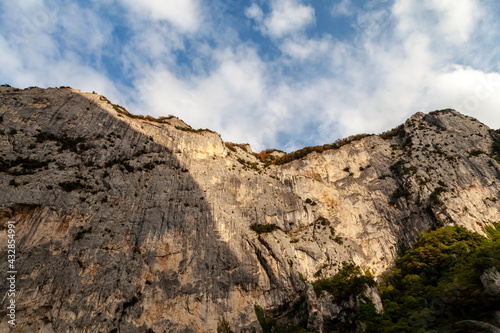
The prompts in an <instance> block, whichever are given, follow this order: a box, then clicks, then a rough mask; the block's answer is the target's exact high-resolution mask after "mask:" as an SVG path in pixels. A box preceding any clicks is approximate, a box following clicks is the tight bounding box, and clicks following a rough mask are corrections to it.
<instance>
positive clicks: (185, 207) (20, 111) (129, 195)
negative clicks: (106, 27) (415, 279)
mask: <svg viewBox="0 0 500 333" xmlns="http://www.w3.org/2000/svg"><path fill="white" fill-rule="evenodd" d="M0 116H1V117H2V118H1V122H0V130H1V132H0V134H1V135H0V154H1V158H2V160H1V165H0V171H1V172H0V175H1V177H0V186H1V194H0V209H1V215H0V228H2V230H3V231H2V232H1V233H0V244H7V234H6V232H5V230H4V229H5V228H6V227H7V221H15V222H16V241H17V243H16V244H17V247H16V249H17V252H16V256H17V257H16V269H17V271H18V276H17V282H16V283H17V284H16V287H17V289H18V294H17V295H18V296H17V305H16V306H17V308H16V320H17V326H16V330H18V331H26V332H31V331H44V332H73V331H78V332H138V331H144V332H146V331H148V332H214V331H216V330H217V326H218V324H220V323H221V322H223V321H225V322H227V323H229V325H230V327H231V328H232V329H233V330H234V331H238V332H239V331H242V332H243V331H248V332H250V331H253V330H257V331H260V326H259V324H258V321H257V316H256V313H255V311H254V306H255V305H259V306H260V307H262V308H264V309H267V310H272V309H276V308H278V307H280V306H281V305H282V304H285V303H289V302H292V301H294V300H295V299H296V298H297V297H298V295H299V294H301V293H307V294H311V290H310V287H306V284H305V283H303V282H302V281H301V279H300V278H299V273H301V274H302V276H303V277H304V278H306V279H307V280H308V281H314V280H315V279H318V278H322V277H328V276H331V275H332V274H334V273H336V272H337V271H338V269H339V265H340V264H341V263H342V262H344V261H347V262H353V263H355V264H357V265H359V266H360V267H361V268H363V269H370V270H371V272H372V273H373V274H374V275H375V276H379V275H380V274H381V273H383V272H384V271H385V270H387V269H388V268H389V267H390V266H391V264H392V263H393V260H394V258H395V257H396V253H397V250H398V249H399V248H400V247H401V246H409V245H411V244H412V243H413V242H414V241H415V240H416V239H417V238H418V236H419V235H420V233H422V232H423V231H426V230H428V229H431V228H435V227H438V226H444V225H459V226H464V227H466V228H468V229H470V230H473V231H476V232H478V233H481V234H484V228H485V226H487V225H489V224H490V223H492V222H497V221H500V203H499V202H498V201H497V198H498V197H499V190H500V183H499V180H500V165H499V163H498V162H497V160H495V159H494V158H493V156H494V155H493V153H494V152H493V151H492V143H493V138H494V136H495V135H496V134H495V133H494V132H493V131H492V130H489V129H488V127H487V126H485V125H483V124H481V123H480V122H478V121H477V120H475V119H473V118H469V117H467V116H464V115H461V114H460V113H458V112H456V111H453V110H444V111H439V112H433V113H430V114H423V113H417V114H415V115H414V116H413V117H411V118H410V119H408V121H406V123H405V124H404V125H402V126H401V127H399V128H398V129H397V130H394V131H393V132H389V133H386V134H385V135H381V136H375V135H374V136H368V137H366V138H363V139H361V140H358V141H354V142H351V143H349V144H347V145H344V146H342V147H341V148H339V149H335V150H327V151H324V152H323V153H316V152H314V153H311V154H309V155H307V156H306V157H304V158H301V159H297V160H294V161H292V162H290V163H287V164H283V165H271V166H268V167H265V166H264V164H263V163H262V162H261V161H260V160H259V159H257V158H256V156H254V154H252V153H251V152H250V151H249V146H248V147H245V146H241V147H240V146H226V145H225V144H224V142H223V141H222V140H221V138H220V136H219V135H218V134H217V133H214V132H211V131H208V130H203V131H196V130H192V129H191V128H190V127H189V126H187V125H186V124H184V123H183V122H182V121H181V120H179V119H177V118H175V117H174V118H170V119H163V120H162V121H155V120H154V119H147V118H146V119H142V118H138V117H131V116H129V115H127V114H126V113H125V112H124V111H123V109H122V108H121V107H119V106H117V105H112V104H111V103H110V102H109V101H108V100H106V99H105V98H103V97H101V96H99V95H97V94H89V93H81V92H80V91H78V90H72V89H46V90H44V89H39V88H33V89H25V90H21V91H20V90H17V89H13V88H9V87H0ZM253 224H274V225H276V226H277V227H279V228H278V229H277V230H275V231H273V232H269V233H261V234H259V233H257V232H255V231H254V230H252V228H251V226H252V225H253ZM0 252H1V253H2V258H7V249H6V247H5V246H2V249H1V250H0ZM7 270H8V269H7V262H6V260H3V259H2V261H1V262H0V277H1V278H2V280H4V281H5V274H6V272H7ZM6 291H7V287H6V285H4V284H2V285H1V286H0V293H1V295H5V294H6ZM370 293H371V294H372V296H371V297H372V298H376V295H373V294H374V293H375V294H376V292H375V291H374V290H372V291H370ZM312 294H314V292H312ZM2 297H3V298H2V299H1V302H2V304H1V311H0V315H1V319H0V328H1V329H2V332H3V331H4V330H5V331H8V330H9V327H10V326H9V325H8V324H7V319H8V318H7V317H6V315H5V314H6V311H5V310H4V309H5V308H6V304H7V303H6V302H7V301H8V299H7V298H6V297H4V296H2ZM308 301H309V302H310V304H308V306H309V308H310V309H311V311H312V312H314V311H316V312H315V313H319V312H321V311H323V309H322V306H323V305H322V303H321V302H320V301H319V300H318V301H317V302H316V304H314V302H313V300H311V298H309V300H308ZM380 305H381V304H380ZM377 310H381V309H377ZM311 316H312V314H311ZM311 316H310V318H312V317H311ZM318 318H319V317H318ZM318 318H317V320H316V324H314V325H320V323H319V322H320V321H321V318H319V319H318ZM313 319H314V318H313ZM311 320H312V319H311ZM312 321H314V320H312ZM318 323H319V324H318Z"/></svg>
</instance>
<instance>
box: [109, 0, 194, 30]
mask: <svg viewBox="0 0 500 333" xmlns="http://www.w3.org/2000/svg"><path fill="white" fill-rule="evenodd" d="M117 1H119V2H122V3H123V4H125V5H126V6H128V7H129V8H130V9H131V10H132V11H133V12H134V14H137V13H140V14H142V15H145V16H146V17H148V18H149V19H152V20H166V21H168V22H170V23H171V24H172V25H173V26H175V27H176V28H178V29H179V30H181V31H182V32H194V31H196V30H197V29H198V28H199V27H200V22H201V13H200V11H201V10H200V4H199V1H198V0H168V1H157V0H142V1H135V0H117Z"/></svg>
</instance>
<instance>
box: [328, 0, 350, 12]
mask: <svg viewBox="0 0 500 333" xmlns="http://www.w3.org/2000/svg"><path fill="white" fill-rule="evenodd" d="M353 13H354V8H353V4H352V1H351V0H341V1H340V2H338V3H336V4H334V5H333V7H332V15H333V16H350V15H352V14H353Z"/></svg>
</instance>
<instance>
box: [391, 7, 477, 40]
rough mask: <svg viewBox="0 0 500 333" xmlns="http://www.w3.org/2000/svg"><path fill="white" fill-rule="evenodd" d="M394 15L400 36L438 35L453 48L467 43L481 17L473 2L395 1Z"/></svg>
mask: <svg viewBox="0 0 500 333" xmlns="http://www.w3.org/2000/svg"><path fill="white" fill-rule="evenodd" d="M393 11H394V14H395V15H396V16H397V17H398V19H399V22H398V23H399V25H398V28H399V30H400V32H401V33H403V34H407V33H411V32H412V31H423V32H425V33H427V34H438V35H439V37H442V38H444V39H446V41H447V42H448V43H454V44H457V43H464V42H467V41H468V40H469V37H470V35H471V33H472V32H473V30H474V28H475V25H476V23H477V20H478V19H479V17H481V15H482V13H481V7H480V4H479V2H478V1H475V0H440V1H434V0H396V2H395V4H394V7H393Z"/></svg>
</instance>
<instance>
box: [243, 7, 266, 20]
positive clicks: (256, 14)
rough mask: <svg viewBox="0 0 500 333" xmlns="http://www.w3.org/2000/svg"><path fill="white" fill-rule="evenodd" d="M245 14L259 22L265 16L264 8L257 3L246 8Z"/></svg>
mask: <svg viewBox="0 0 500 333" xmlns="http://www.w3.org/2000/svg"><path fill="white" fill-rule="evenodd" d="M245 15H246V17H248V18H250V19H254V20H255V21H257V22H262V19H263V18H264V13H263V12H262V9H261V8H260V7H259V6H258V5H257V4H256V3H253V4H252V5H251V6H250V7H248V8H246V9H245Z"/></svg>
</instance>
